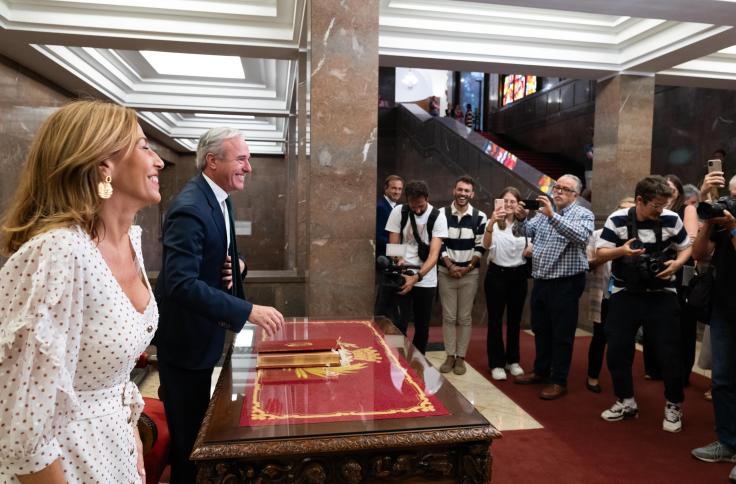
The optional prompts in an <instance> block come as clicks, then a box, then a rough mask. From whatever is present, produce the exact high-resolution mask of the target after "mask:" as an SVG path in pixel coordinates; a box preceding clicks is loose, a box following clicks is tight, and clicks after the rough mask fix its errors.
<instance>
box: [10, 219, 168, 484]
mask: <svg viewBox="0 0 736 484" xmlns="http://www.w3.org/2000/svg"><path fill="white" fill-rule="evenodd" d="M129 236H130V240H131V242H132V245H133V248H134V250H135V253H136V256H137V258H138V261H139V264H140V267H141V270H142V272H143V274H144V275H145V270H144V269H143V257H142V255H141V229H140V227H138V226H133V227H131V229H130V231H129ZM146 283H147V282H146ZM149 293H151V290H150V285H149ZM157 322H158V309H157V308H156V302H155V300H154V298H153V294H152V293H151V296H150V300H149V303H148V306H147V307H146V309H145V311H144V312H143V314H141V313H139V312H138V311H136V309H135V308H134V307H133V305H132V303H131V302H130V300H129V299H128V297H127V296H126V295H125V293H124V292H123V290H122V288H121V287H120V286H119V284H118V283H117V281H116V280H115V278H114V277H113V275H112V272H110V269H109V268H108V266H107V264H106V263H105V261H104V259H103V258H102V254H101V253H100V252H99V250H97V248H96V247H95V245H94V243H93V241H92V240H91V239H90V238H89V236H88V235H87V234H86V233H85V232H84V231H83V230H82V229H80V228H79V227H70V228H60V229H54V230H51V231H48V232H46V233H43V234H40V235H38V236H36V237H34V238H33V239H31V240H29V241H28V242H27V243H25V244H24V245H23V246H22V247H21V248H20V250H18V252H16V253H15V254H13V256H12V257H11V258H10V259H9V260H8V261H7V262H6V263H5V265H4V266H3V267H2V269H0V482H2V483H6V482H18V481H17V479H16V477H15V476H16V475H17V474H21V475H22V474H28V473H31V472H37V471H40V470H41V469H43V468H44V467H46V466H47V465H49V464H50V463H52V462H53V461H54V460H55V459H57V458H59V459H61V463H62V467H63V469H64V474H65V477H66V479H67V481H68V482H70V483H137V482H140V479H139V477H138V473H137V471H136V458H137V455H136V450H135V441H134V434H133V428H134V426H135V425H136V423H137V421H138V417H139V416H140V412H141V410H142V408H143V399H142V397H141V395H140V393H139V392H138V388H137V387H136V386H135V384H133V383H131V382H130V372H131V370H132V369H133V366H134V364H135V361H136V359H137V358H138V356H139V355H140V353H141V352H143V351H144V350H145V349H146V346H147V345H148V344H149V342H150V341H151V338H153V334H154V331H155V330H156V325H157Z"/></svg>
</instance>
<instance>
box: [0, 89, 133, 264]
mask: <svg viewBox="0 0 736 484" xmlns="http://www.w3.org/2000/svg"><path fill="white" fill-rule="evenodd" d="M137 130H138V121H137V118H136V114H135V111H133V110H132V109H128V108H125V107H122V106H120V105H117V104H112V103H109V102H103V101H95V100H81V101H74V102H71V103H69V104H67V105H65V106H63V107H61V108H60V109H59V110H58V111H56V112H55V113H54V114H52V115H51V116H49V117H48V119H46V121H44V123H43V124H42V125H41V127H40V128H39V130H38V132H37V133H36V136H35V137H34V139H33V142H32V143H31V147H30V150H29V152H28V157H27V158H26V163H25V166H24V169H23V172H22V174H21V177H20V180H19V183H18V188H17V189H16V191H15V194H14V195H13V198H12V200H11V201H10V204H9V205H8V208H7V210H6V211H5V213H4V214H3V217H2V236H1V237H2V240H1V242H0V251H2V252H3V253H4V254H5V255H10V254H12V253H14V252H16V251H17V250H18V248H20V246H21V245H23V244H24V243H25V242H26V241H28V240H29V239H30V238H32V237H33V236H35V235H38V234H40V233H42V232H46V231H48V230H51V229H53V228H58V227H67V226H71V225H79V226H80V227H82V229H83V230H84V231H85V232H87V233H88V234H89V235H90V237H92V238H97V236H98V235H99V234H98V233H97V230H98V227H99V222H100V220H99V211H100V207H101V206H102V200H101V199H100V198H99V196H98V195H97V185H98V183H99V182H100V181H102V174H101V172H100V169H99V166H100V162H102V161H103V160H105V159H108V158H110V157H112V156H116V155H121V156H122V157H123V158H124V157H126V156H128V155H129V154H130V153H131V151H132V150H133V148H134V147H135V144H136V141H137V138H138V134H137Z"/></svg>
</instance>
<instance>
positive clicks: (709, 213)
mask: <svg viewBox="0 0 736 484" xmlns="http://www.w3.org/2000/svg"><path fill="white" fill-rule="evenodd" d="M724 210H728V211H729V212H731V215H733V216H734V217H736V199H735V198H733V197H721V198H719V199H718V200H716V201H714V202H700V203H699V204H698V207H697V211H698V217H700V218H701V219H703V220H707V219H709V218H716V217H723V211H724Z"/></svg>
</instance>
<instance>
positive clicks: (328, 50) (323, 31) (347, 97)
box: [306, 0, 379, 317]
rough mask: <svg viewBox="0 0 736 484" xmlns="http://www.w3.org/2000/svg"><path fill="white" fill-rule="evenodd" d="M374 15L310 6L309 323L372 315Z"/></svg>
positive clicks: (335, 1) (351, 2)
mask: <svg viewBox="0 0 736 484" xmlns="http://www.w3.org/2000/svg"><path fill="white" fill-rule="evenodd" d="M378 7H379V2H378V0H347V1H345V0H342V1H340V0H322V1H320V2H312V3H311V38H312V44H311V159H310V171H309V180H308V184H309V194H308V195H309V199H308V201H307V206H308V219H309V222H308V237H307V240H308V241H309V246H308V251H309V255H308V261H309V262H308V276H307V299H306V300H307V313H308V315H309V316H331V317H341V316H342V317H355V316H358V315H368V314H371V313H372V310H373V300H374V299H373V291H374V283H373V276H374V271H373V267H374V250H375V247H374V240H373V238H374V235H375V232H374V229H375V211H374V210H373V209H372V207H374V204H375V195H376V194H375V190H374V187H375V185H376V144H377V143H376V139H377V131H378V128H377V115H376V105H377V95H378ZM367 207H371V209H370V210H366V208H367Z"/></svg>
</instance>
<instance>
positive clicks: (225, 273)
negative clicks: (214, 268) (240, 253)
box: [222, 255, 243, 289]
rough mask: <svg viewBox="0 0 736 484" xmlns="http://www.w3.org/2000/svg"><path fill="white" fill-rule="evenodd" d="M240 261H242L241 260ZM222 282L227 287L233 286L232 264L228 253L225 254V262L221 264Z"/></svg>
mask: <svg viewBox="0 0 736 484" xmlns="http://www.w3.org/2000/svg"><path fill="white" fill-rule="evenodd" d="M240 262H241V263H242V262H243V261H240ZM222 283H223V284H224V285H225V287H226V288H228V289H232V287H233V264H232V262H231V260H230V256H229V255H228V256H225V263H224V264H223V265H222Z"/></svg>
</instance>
